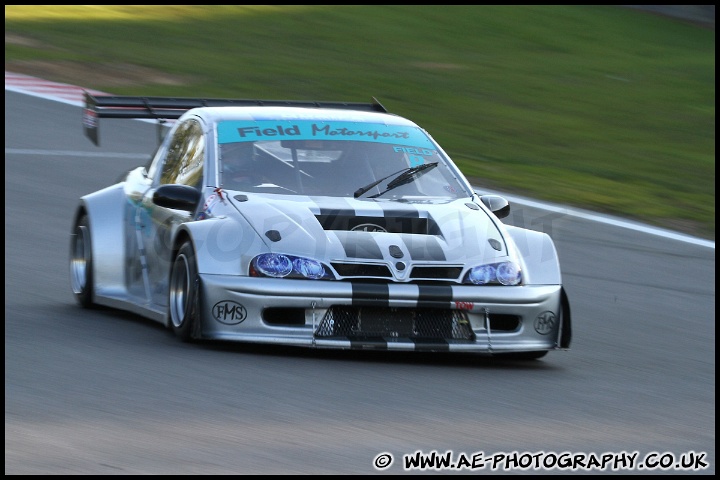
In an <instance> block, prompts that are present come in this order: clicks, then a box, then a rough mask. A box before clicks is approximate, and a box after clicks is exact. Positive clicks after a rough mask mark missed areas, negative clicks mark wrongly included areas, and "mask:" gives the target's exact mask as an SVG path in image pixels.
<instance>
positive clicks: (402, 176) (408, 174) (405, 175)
mask: <svg viewBox="0 0 720 480" xmlns="http://www.w3.org/2000/svg"><path fill="white" fill-rule="evenodd" d="M433 167H437V162H435V163H424V164H422V165H417V166H415V167H407V168H403V169H402V170H399V171H397V172H395V173H392V174H390V175H388V176H387V177H383V178H381V179H380V180H376V181H374V182H372V183H371V184H369V185H366V186H364V187H362V188H358V189H357V190H355V193H354V196H355V198H358V197H359V196H361V195H363V194H365V193H367V192H368V191H370V190H371V189H372V188H373V187H374V186H376V185H378V184H380V183H382V182H384V181H385V180H387V179H388V178H391V177H394V176H396V175H399V176H398V177H397V178H395V179H394V180H392V181H390V183H388V185H387V188H386V189H385V190H384V191H382V192H380V193H378V194H375V195H372V196H371V197H370V198H375V197H379V196H380V195H382V194H384V193H385V192H387V191H389V190H392V189H393V188H396V187H399V186H400V185H405V184H406V183H410V182H413V181H415V179H416V178H417V176H416V175H417V174H418V173H420V172H424V171H428V170H429V169H431V168H433Z"/></svg>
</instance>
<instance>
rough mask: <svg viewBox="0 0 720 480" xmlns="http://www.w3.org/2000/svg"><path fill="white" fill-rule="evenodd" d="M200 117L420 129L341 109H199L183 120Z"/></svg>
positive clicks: (390, 116) (402, 121) (406, 122)
mask: <svg viewBox="0 0 720 480" xmlns="http://www.w3.org/2000/svg"><path fill="white" fill-rule="evenodd" d="M192 115H197V116H199V117H202V118H203V119H205V120H206V121H208V122H214V123H217V122H221V121H226V120H250V121H255V120H282V121H286V120H291V121H292V120H316V121H342V122H362V123H384V124H388V125H404V126H409V127H418V125H417V124H415V122H412V121H410V120H408V119H406V118H403V117H400V116H398V115H395V114H390V113H380V112H367V111H361V110H345V109H337V108H306V107H274V106H273V107H262V106H247V107H246V106H237V107H236V106H219V107H198V108H193V109H191V110H188V111H187V112H185V114H184V115H183V117H187V116H192Z"/></svg>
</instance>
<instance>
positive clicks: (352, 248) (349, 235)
mask: <svg viewBox="0 0 720 480" xmlns="http://www.w3.org/2000/svg"><path fill="white" fill-rule="evenodd" d="M335 235H336V236H337V238H338V240H340V243H341V244H342V246H343V248H344V249H345V255H347V256H348V257H349V258H368V259H372V260H382V258H383V255H382V252H381V251H380V246H379V245H378V244H377V242H376V241H375V238H374V237H373V236H372V235H369V234H368V233H366V232H335Z"/></svg>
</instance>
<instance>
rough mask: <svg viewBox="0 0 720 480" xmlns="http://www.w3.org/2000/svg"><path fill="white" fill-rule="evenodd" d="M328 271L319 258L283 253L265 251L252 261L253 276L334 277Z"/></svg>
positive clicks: (328, 278)
mask: <svg viewBox="0 0 720 480" xmlns="http://www.w3.org/2000/svg"><path fill="white" fill-rule="evenodd" d="M328 272H329V270H328V269H327V268H326V267H325V265H323V264H322V263H320V262H318V261H317V260H313V259H311V258H304V257H295V256H292V255H284V254H282V253H263V254H261V255H258V256H257V257H255V258H253V260H252V262H250V276H251V277H275V278H307V279H312V280H330V279H333V276H332V275H331V274H330V273H328Z"/></svg>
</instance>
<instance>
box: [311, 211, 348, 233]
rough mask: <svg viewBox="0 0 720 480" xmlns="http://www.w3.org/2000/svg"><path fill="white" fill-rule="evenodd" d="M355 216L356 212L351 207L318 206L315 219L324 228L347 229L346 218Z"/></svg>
mask: <svg viewBox="0 0 720 480" xmlns="http://www.w3.org/2000/svg"><path fill="white" fill-rule="evenodd" d="M356 216H357V213H356V212H355V210H354V209H352V208H327V207H320V214H319V215H317V219H318V221H319V222H320V224H321V225H322V226H323V228H324V229H325V230H347V219H348V218H354V217H356Z"/></svg>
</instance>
